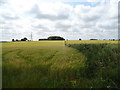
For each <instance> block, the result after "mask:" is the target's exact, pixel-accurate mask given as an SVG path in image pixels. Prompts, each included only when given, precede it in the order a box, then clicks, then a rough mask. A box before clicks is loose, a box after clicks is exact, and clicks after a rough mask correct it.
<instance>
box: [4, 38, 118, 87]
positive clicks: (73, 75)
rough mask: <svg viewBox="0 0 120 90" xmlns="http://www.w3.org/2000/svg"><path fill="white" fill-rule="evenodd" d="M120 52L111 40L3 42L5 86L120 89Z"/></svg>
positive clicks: (115, 43)
mask: <svg viewBox="0 0 120 90" xmlns="http://www.w3.org/2000/svg"><path fill="white" fill-rule="evenodd" d="M65 43H66V46H65ZM118 53H119V52H118V41H107V40H105V41H102V40H101V41H100V40H97V41H95V40H94V41H87V40H81V41H78V40H76V41H75V40H74V41H72V40H71V41H70V40H68V41H66V42H65V41H32V42H7V43H2V69H3V72H2V75H3V76H2V79H3V88H101V87H104V88H112V87H114V88H118V87H119V83H118V82H119V79H118V71H119V70H120V69H119V68H118V63H117V62H118Z"/></svg>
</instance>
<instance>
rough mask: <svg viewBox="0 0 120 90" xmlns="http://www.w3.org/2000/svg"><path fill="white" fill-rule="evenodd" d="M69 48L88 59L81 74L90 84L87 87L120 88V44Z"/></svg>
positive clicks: (79, 45)
mask: <svg viewBox="0 0 120 90" xmlns="http://www.w3.org/2000/svg"><path fill="white" fill-rule="evenodd" d="M67 46H68V47H73V48H75V49H77V50H79V51H80V52H81V53H83V54H84V55H85V56H86V57H87V59H86V61H85V67H84V68H83V70H82V71H81V72H80V73H81V75H80V77H81V78H84V79H85V80H87V82H88V83H89V84H88V86H87V87H97V88H120V84H119V82H120V81H119V72H120V67H119V65H120V63H119V54H120V50H119V49H118V44H114V43H113V44H108V43H101V44H95V43H94V44H90V43H88V44H68V45H67ZM90 83H91V84H90Z"/></svg>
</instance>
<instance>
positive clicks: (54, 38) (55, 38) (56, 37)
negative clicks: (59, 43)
mask: <svg viewBox="0 0 120 90" xmlns="http://www.w3.org/2000/svg"><path fill="white" fill-rule="evenodd" d="M48 40H65V39H64V38H63V37H60V36H50V37H48Z"/></svg>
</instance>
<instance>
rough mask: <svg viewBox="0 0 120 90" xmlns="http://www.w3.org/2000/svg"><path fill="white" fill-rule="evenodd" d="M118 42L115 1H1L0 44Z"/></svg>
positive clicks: (116, 4)
mask: <svg viewBox="0 0 120 90" xmlns="http://www.w3.org/2000/svg"><path fill="white" fill-rule="evenodd" d="M31 32H32V36H33V40H34V41H38V39H41V38H47V37H49V36H61V37H64V38H65V39H68V40H78V39H79V38H81V39H82V40H88V39H118V0H0V41H11V40H12V39H19V40H20V39H22V38H24V37H27V38H28V39H29V40H30V39H31Z"/></svg>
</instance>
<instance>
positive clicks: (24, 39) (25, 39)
mask: <svg viewBox="0 0 120 90" xmlns="http://www.w3.org/2000/svg"><path fill="white" fill-rule="evenodd" d="M12 41H13V42H15V41H30V40H28V39H27V38H26V37H24V38H22V39H21V40H18V39H16V40H15V39H12Z"/></svg>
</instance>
